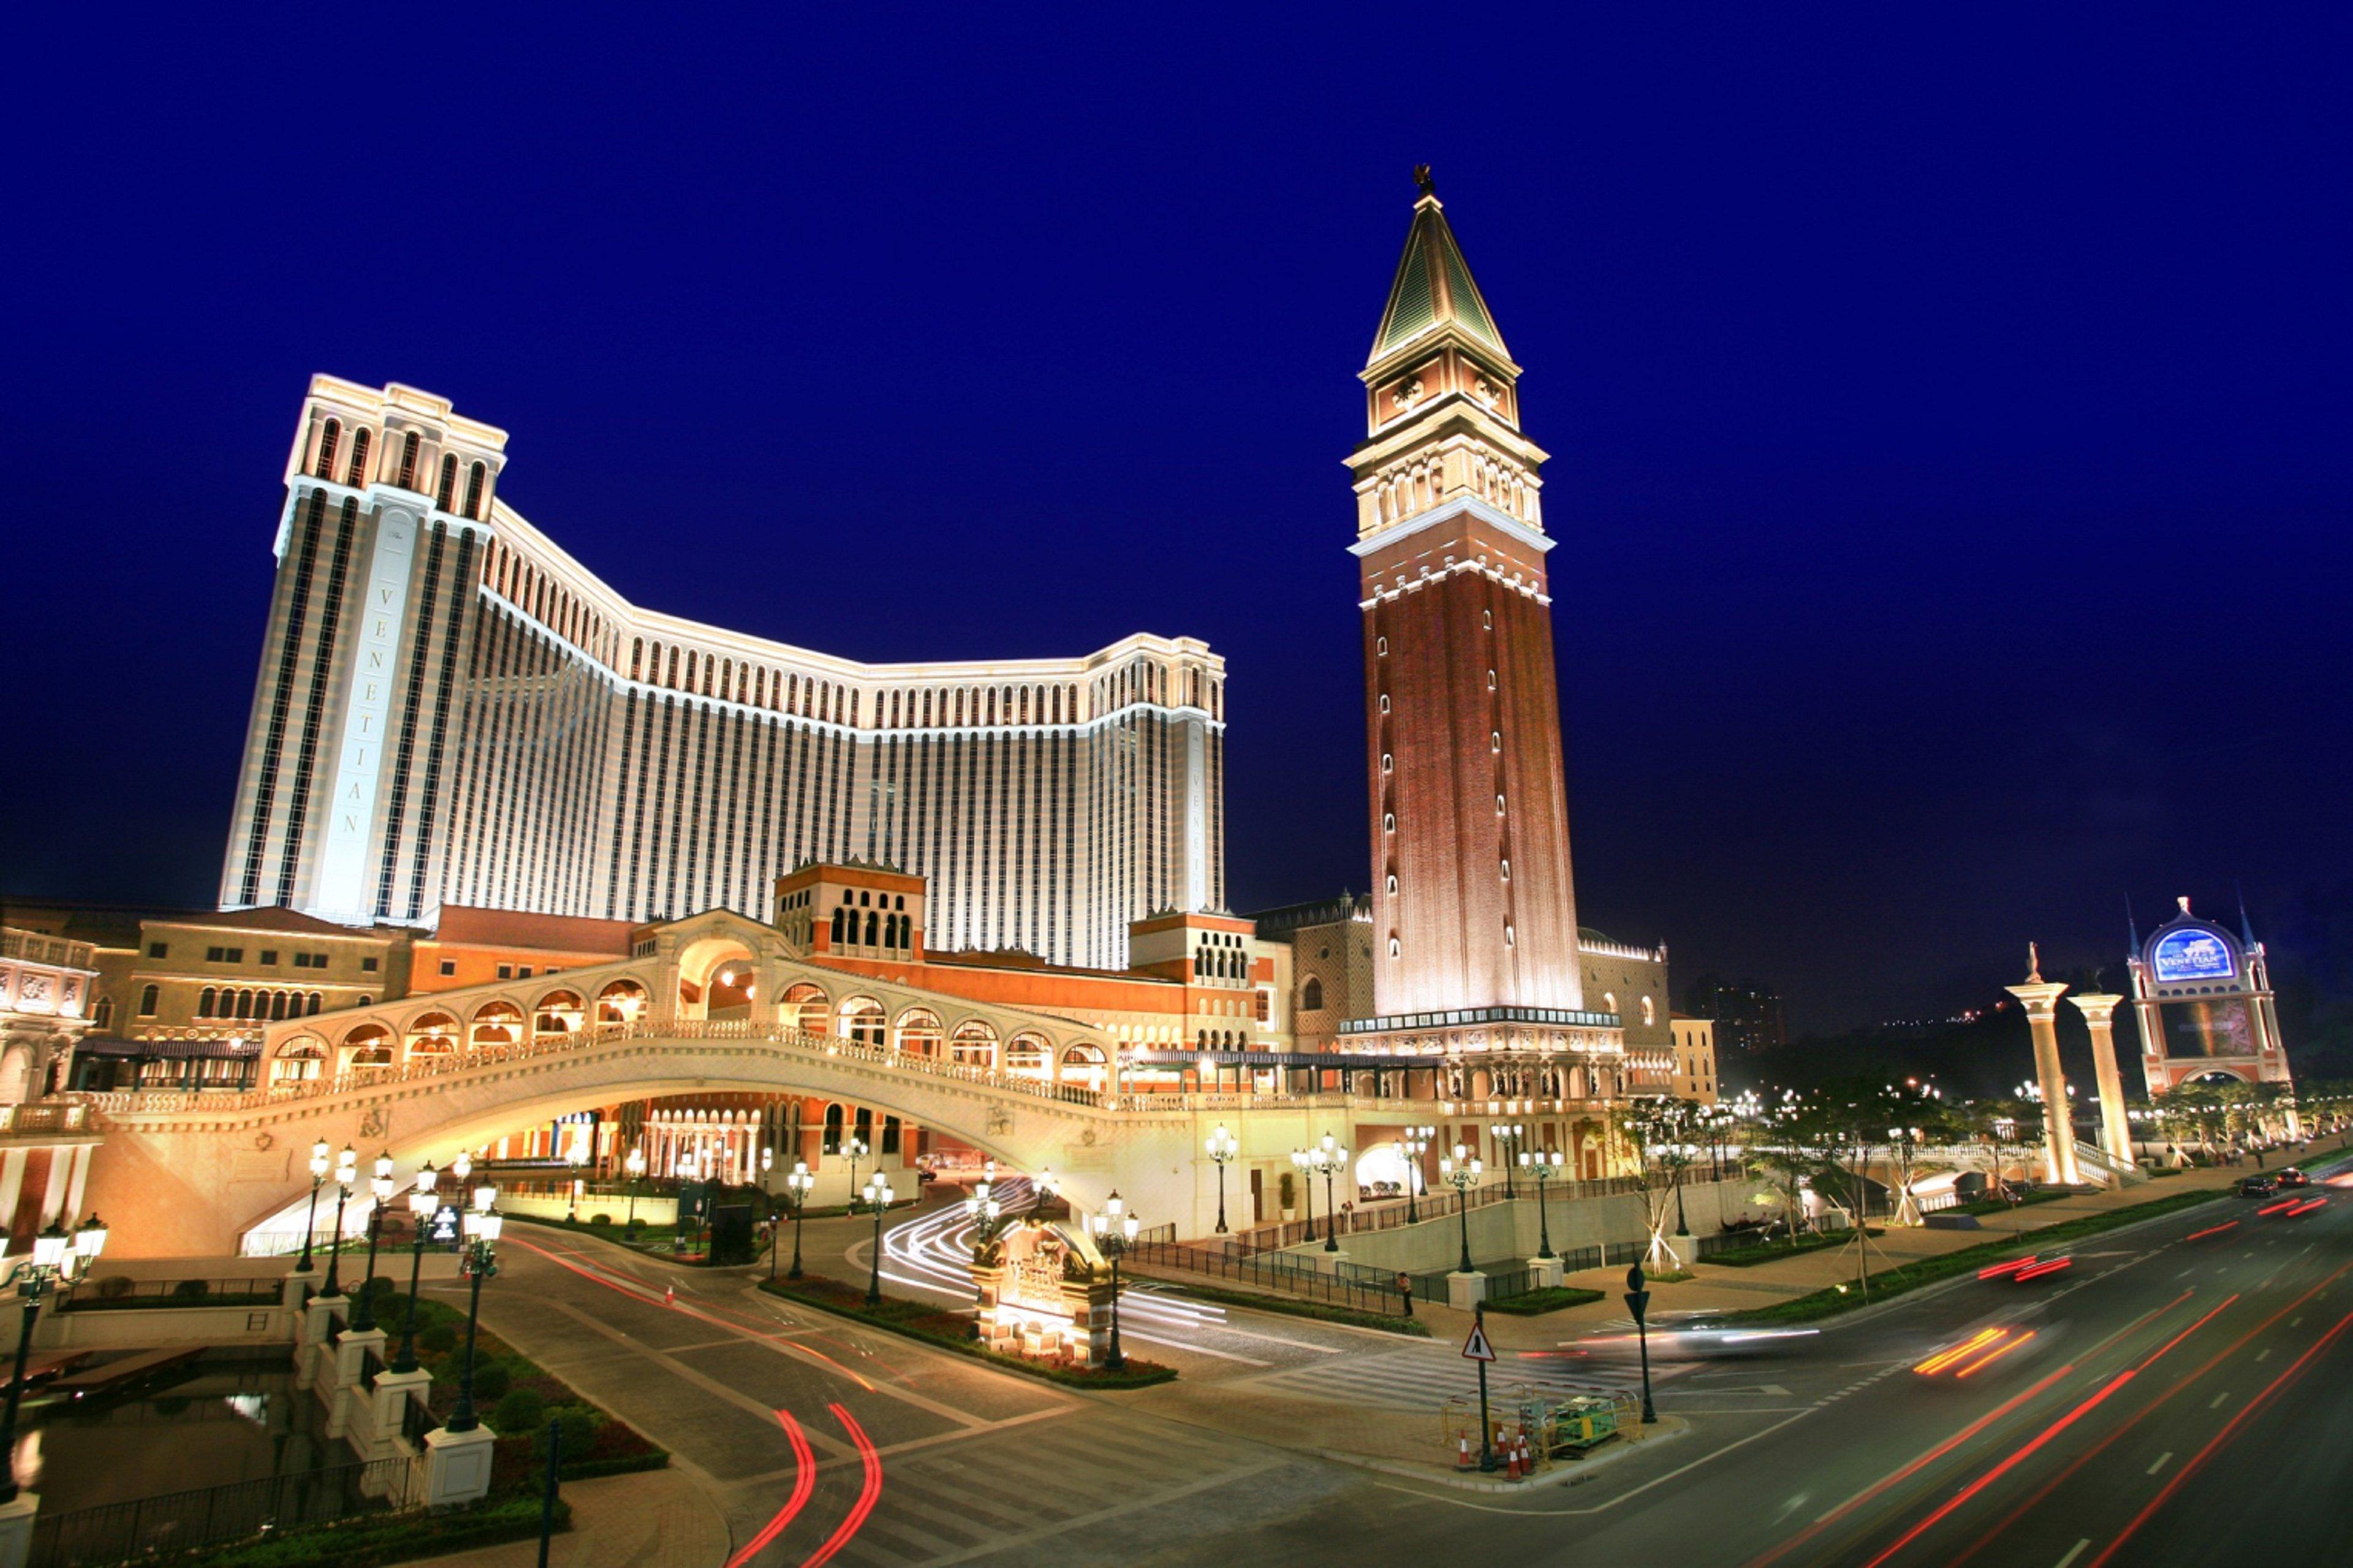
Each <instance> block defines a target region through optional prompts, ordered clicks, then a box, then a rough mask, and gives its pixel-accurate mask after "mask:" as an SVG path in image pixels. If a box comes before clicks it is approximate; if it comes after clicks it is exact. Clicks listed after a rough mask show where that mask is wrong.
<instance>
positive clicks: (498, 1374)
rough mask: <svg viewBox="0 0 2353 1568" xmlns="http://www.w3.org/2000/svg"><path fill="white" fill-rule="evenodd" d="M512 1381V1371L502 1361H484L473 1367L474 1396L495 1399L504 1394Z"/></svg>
mask: <svg viewBox="0 0 2353 1568" xmlns="http://www.w3.org/2000/svg"><path fill="white" fill-rule="evenodd" d="M513 1381H514V1373H513V1372H512V1370H511V1369H510V1368H509V1367H508V1366H507V1363H504V1362H502V1361H494V1362H486V1363H483V1364H482V1365H480V1366H478V1367H476V1368H475V1369H474V1397H475V1398H477V1399H497V1398H500V1397H501V1396H502V1395H503V1394H505V1393H506V1391H507V1388H508V1386H509V1385H510V1384H512V1383H513Z"/></svg>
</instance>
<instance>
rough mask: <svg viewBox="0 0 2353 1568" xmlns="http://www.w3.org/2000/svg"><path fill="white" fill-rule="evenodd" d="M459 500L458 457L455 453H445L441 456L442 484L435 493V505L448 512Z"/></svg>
mask: <svg viewBox="0 0 2353 1568" xmlns="http://www.w3.org/2000/svg"><path fill="white" fill-rule="evenodd" d="M457 499H458V455H457V454H456V453H455V452H444V453H442V454H441V483H440V485H439V486H438V488H437V489H435V490H434V492H433V504H434V505H435V506H436V507H438V508H439V509H440V510H443V511H448V510H449V505H450V503H451V502H452V501H454V500H457Z"/></svg>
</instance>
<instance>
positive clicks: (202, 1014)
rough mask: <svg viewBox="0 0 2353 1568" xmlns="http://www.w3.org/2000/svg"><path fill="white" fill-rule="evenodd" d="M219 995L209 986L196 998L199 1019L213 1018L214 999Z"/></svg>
mask: <svg viewBox="0 0 2353 1568" xmlns="http://www.w3.org/2000/svg"><path fill="white" fill-rule="evenodd" d="M218 994H219V993H218V992H216V991H215V990H214V989H213V988H212V987H211V986H209V985H207V986H206V987H205V988H204V990H203V992H202V993H201V994H198V995H197V997H196V1016H197V1017H199V1018H209V1017H211V1016H213V999H214V998H215V997H216V996H217V995H218Z"/></svg>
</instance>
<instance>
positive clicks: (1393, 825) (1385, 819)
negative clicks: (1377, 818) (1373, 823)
mask: <svg viewBox="0 0 2353 1568" xmlns="http://www.w3.org/2000/svg"><path fill="white" fill-rule="evenodd" d="M1381 831H1382V832H1384V833H1395V832H1396V831H1397V813H1396V812H1394V811H1389V812H1384V813H1382V814H1381Z"/></svg>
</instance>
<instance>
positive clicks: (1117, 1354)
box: [1087, 1188, 1142, 1372]
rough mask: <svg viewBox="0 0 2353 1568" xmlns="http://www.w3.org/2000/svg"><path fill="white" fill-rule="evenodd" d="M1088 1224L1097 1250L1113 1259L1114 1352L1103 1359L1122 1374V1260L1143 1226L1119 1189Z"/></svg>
mask: <svg viewBox="0 0 2353 1568" xmlns="http://www.w3.org/2000/svg"><path fill="white" fill-rule="evenodd" d="M1087 1223H1088V1225H1089V1226H1090V1227H1091V1228H1092V1230H1093V1231H1094V1233H1095V1247H1096V1249H1097V1250H1098V1251H1100V1252H1102V1253H1103V1255H1104V1256H1105V1257H1107V1258H1110V1259H1111V1351H1110V1353H1108V1354H1106V1355H1105V1356H1104V1357H1103V1370H1104V1371H1105V1372H1122V1371H1124V1370H1125V1369H1126V1367H1127V1352H1124V1351H1123V1350H1121V1349H1120V1348H1119V1260H1120V1258H1123V1257H1124V1256H1125V1255H1126V1252H1127V1249H1128V1248H1129V1247H1134V1245H1135V1236H1136V1232H1137V1231H1138V1230H1139V1229H1141V1228H1142V1226H1141V1225H1140V1224H1139V1223H1138V1222H1137V1220H1136V1217H1135V1216H1134V1215H1132V1214H1129V1213H1128V1212H1127V1203H1126V1201H1125V1200H1124V1199H1123V1198H1122V1197H1121V1196H1120V1195H1119V1193H1118V1190H1117V1189H1115V1188H1114V1189H1113V1192H1112V1194H1111V1196H1109V1197H1107V1198H1105V1199H1104V1200H1103V1212H1102V1213H1100V1214H1097V1215H1092V1217H1091V1218H1090V1219H1089V1220H1088V1222H1087Z"/></svg>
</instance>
